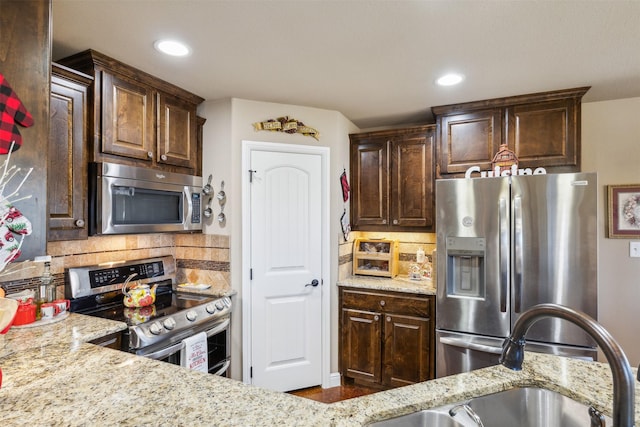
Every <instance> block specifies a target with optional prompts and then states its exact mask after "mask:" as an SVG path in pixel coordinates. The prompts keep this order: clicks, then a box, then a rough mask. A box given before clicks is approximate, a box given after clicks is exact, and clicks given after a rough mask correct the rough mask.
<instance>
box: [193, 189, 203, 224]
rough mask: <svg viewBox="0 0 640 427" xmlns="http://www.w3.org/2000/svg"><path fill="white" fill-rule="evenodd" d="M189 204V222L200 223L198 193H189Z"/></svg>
mask: <svg viewBox="0 0 640 427" xmlns="http://www.w3.org/2000/svg"><path fill="white" fill-rule="evenodd" d="M191 206H192V207H193V208H192V210H191V223H192V224H199V223H200V211H201V209H200V193H191Z"/></svg>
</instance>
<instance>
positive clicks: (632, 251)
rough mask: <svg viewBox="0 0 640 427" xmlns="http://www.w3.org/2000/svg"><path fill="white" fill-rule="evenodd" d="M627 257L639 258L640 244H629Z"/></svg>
mask: <svg viewBox="0 0 640 427" xmlns="http://www.w3.org/2000/svg"><path fill="white" fill-rule="evenodd" d="M629 256H630V257H631V258H640V242H629Z"/></svg>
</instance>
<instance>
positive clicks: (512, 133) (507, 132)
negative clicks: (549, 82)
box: [432, 87, 589, 176]
mask: <svg viewBox="0 0 640 427" xmlns="http://www.w3.org/2000/svg"><path fill="white" fill-rule="evenodd" d="M587 90H589V88H588V87H581V88H575V89H566V90H557V91H552V92H542V93H536V94H529V95H520V96H513V97H506V98H496V99H490V100H485V101H474V102H467V103H464V104H455V105H445V106H439V107H432V111H433V114H434V116H435V118H436V124H437V127H438V131H437V139H438V142H437V167H438V169H439V174H450V175H456V176H457V175H461V174H464V172H465V171H466V170H467V169H468V168H469V167H471V166H480V169H481V170H490V169H491V160H492V159H493V156H494V155H495V154H496V152H497V151H498V148H499V146H500V145H501V144H507V146H508V147H509V149H511V150H512V151H513V152H515V154H516V156H517V157H518V160H519V167H521V168H536V167H544V168H546V169H547V170H548V171H550V172H577V171H580V105H581V102H582V97H583V96H584V94H585V93H586V92H587Z"/></svg>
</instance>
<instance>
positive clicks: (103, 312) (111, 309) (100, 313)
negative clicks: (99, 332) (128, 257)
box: [71, 286, 215, 326]
mask: <svg viewBox="0 0 640 427" xmlns="http://www.w3.org/2000/svg"><path fill="white" fill-rule="evenodd" d="M123 298H124V295H123V294H122V292H120V291H117V292H114V293H112V294H111V295H106V296H105V295H102V296H99V297H95V296H91V297H83V298H79V299H76V300H72V301H71V311H72V312H74V313H80V314H85V315H88V316H95V317H101V318H103V319H109V320H116V321H120V322H125V323H127V324H128V325H129V326H133V325H139V324H141V323H145V322H149V321H151V320H154V319H157V318H160V317H164V316H169V315H172V314H174V313H178V312H180V311H182V310H187V309H189V308H192V307H195V306H198V305H202V304H206V303H208V302H210V301H214V300H215V298H212V297H209V296H206V295H194V294H183V293H175V292H173V291H172V290H171V287H164V286H163V287H158V288H157V290H156V301H155V303H154V304H152V305H149V306H147V307H138V308H129V307H125V306H124V303H123V302H122V301H123Z"/></svg>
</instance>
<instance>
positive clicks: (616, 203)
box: [607, 184, 640, 238]
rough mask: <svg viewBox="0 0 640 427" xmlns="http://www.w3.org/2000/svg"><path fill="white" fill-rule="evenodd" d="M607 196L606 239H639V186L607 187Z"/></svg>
mask: <svg viewBox="0 0 640 427" xmlns="http://www.w3.org/2000/svg"><path fill="white" fill-rule="evenodd" d="M607 194H608V200H609V203H608V215H607V217H608V222H609V227H608V228H609V230H608V231H609V233H608V236H607V237H611V238H636V237H640V184H626V185H608V186H607Z"/></svg>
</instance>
